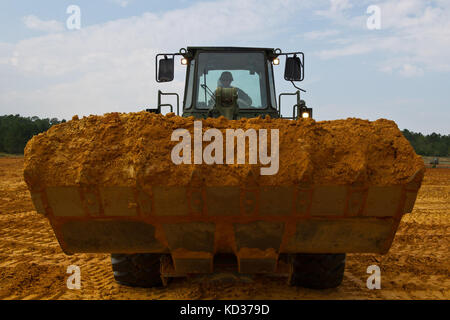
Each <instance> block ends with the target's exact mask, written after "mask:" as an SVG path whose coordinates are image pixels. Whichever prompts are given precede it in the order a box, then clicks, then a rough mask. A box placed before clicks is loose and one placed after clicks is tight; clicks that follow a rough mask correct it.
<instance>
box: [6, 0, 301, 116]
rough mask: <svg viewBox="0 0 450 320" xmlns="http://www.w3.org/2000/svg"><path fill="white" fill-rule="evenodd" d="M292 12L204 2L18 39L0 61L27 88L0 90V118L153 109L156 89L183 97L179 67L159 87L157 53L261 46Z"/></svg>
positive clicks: (273, 6) (283, 7)
mask: <svg viewBox="0 0 450 320" xmlns="http://www.w3.org/2000/svg"><path fill="white" fill-rule="evenodd" d="M225 4H226V5H225ZM291 7H292V4H291V3H290V2H289V1H285V2H283V3H280V2H274V1H272V0H266V1H260V0H258V1H257V0H251V1H240V0H232V1H219V2H205V3H198V4H194V5H191V6H190V7H188V8H185V9H177V10H172V11H168V12H166V13H163V14H154V13H144V14H142V15H141V16H138V17H132V18H127V19H120V20H115V21H110V22H107V23H104V24H100V25H94V26H90V27H85V28H81V29H80V30H77V31H74V32H67V33H58V34H49V35H46V36H41V37H35V38H31V39H26V40H22V41H20V42H18V43H16V44H14V45H13V47H12V48H9V49H8V51H7V52H8V55H7V56H6V57H1V58H0V68H2V66H3V67H4V68H6V67H7V68H9V69H11V68H13V70H15V72H16V73H17V74H18V76H21V77H25V78H26V79H27V80H28V81H27V83H28V84H29V86H28V87H27V88H25V89H23V88H22V89H20V90H19V89H17V90H1V89H0V109H1V111H0V114H2V113H20V114H24V115H35V114H38V115H47V116H52V117H54V116H57V117H59V118H63V117H64V118H66V119H67V118H70V117H71V116H72V115H73V114H79V115H86V114H87V115H88V114H91V113H92V114H101V113H105V112H110V111H123V112H130V111H137V110H142V109H144V106H154V105H155V103H156V94H157V90H158V89H161V90H162V91H164V92H179V93H180V94H181V93H182V92H183V88H184V87H183V81H184V76H183V72H184V67H182V66H181V65H180V66H177V68H176V69H177V70H178V75H176V79H177V81H175V82H171V83H169V84H162V85H157V83H156V82H155V80H154V79H155V73H154V72H155V71H154V59H155V55H156V54H157V53H159V52H174V51H178V50H179V48H181V47H186V46H189V45H190V46H196V45H242V46H252V45H255V46H258V44H261V43H264V41H267V39H268V38H270V37H271V36H272V38H274V35H275V34H277V32H278V30H279V29H280V27H284V26H285V21H286V20H288V18H290V17H293V16H294V12H292V10H288V9H289V8H291ZM212 16H214V17H215V18H214V19H211V18H210V17H212ZM249 39H251V40H252V41H251V42H249ZM272 46H276V44H272ZM0 72H1V69H0ZM181 97H182V95H181ZM181 102H182V101H180V103H181Z"/></svg>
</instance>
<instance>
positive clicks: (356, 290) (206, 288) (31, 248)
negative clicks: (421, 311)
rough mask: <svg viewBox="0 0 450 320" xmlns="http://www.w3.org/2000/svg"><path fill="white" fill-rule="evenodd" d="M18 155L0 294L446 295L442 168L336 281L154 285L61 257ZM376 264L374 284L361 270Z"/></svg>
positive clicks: (9, 185) (448, 177) (223, 279)
mask: <svg viewBox="0 0 450 320" xmlns="http://www.w3.org/2000/svg"><path fill="white" fill-rule="evenodd" d="M22 167H23V159H22V158H0V299H367V298H370V299H398V298H401V299H450V169H427V170H428V171H427V172H426V175H425V179H424V182H423V185H422V188H421V190H420V192H419V195H418V199H417V202H416V206H415V208H414V211H413V212H412V213H411V214H407V215H405V216H404V217H403V220H402V222H401V224H400V227H399V231H398V232H397V235H396V237H395V240H394V243H393V246H392V248H391V250H390V251H389V253H388V254H386V255H384V256H381V255H375V254H351V255H348V256H347V268H346V272H345V277H344V281H343V283H342V285H341V286H340V287H338V288H336V289H329V290H322V291H316V290H308V289H304V288H294V287H288V286H286V279H284V278H270V277H261V276H258V277H249V276H243V277H240V278H233V277H232V275H216V276H208V277H206V278H202V277H196V278H189V279H175V280H174V281H173V282H171V283H170V284H169V286H168V287H166V288H162V289H139V288H128V287H124V286H121V285H118V284H116V283H115V282H114V279H113V275H112V271H111V265H110V258H109V255H107V254H76V255H73V256H66V255H65V254H64V253H63V252H62V251H61V249H60V248H59V245H58V242H57V240H56V238H55V236H54V234H53V231H52V229H51V227H50V225H49V223H48V222H47V220H46V219H45V218H44V217H43V216H41V215H38V214H37V213H36V212H35V211H34V208H33V205H32V203H31V199H30V196H29V193H28V190H27V187H26V185H25V182H24V181H23V175H22ZM374 264H375V265H378V266H379V267H380V268H381V290H369V289H367V287H366V280H367V277H368V276H369V275H368V274H367V273H366V269H367V267H368V266H370V265H374ZM69 265H77V266H79V267H80V268H81V290H69V289H67V286H66V281H67V277H68V276H69V275H68V274H66V270H67V267H68V266H69Z"/></svg>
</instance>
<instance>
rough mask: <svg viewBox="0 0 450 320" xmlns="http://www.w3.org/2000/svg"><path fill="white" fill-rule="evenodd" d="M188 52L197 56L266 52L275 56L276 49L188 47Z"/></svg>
mask: <svg viewBox="0 0 450 320" xmlns="http://www.w3.org/2000/svg"><path fill="white" fill-rule="evenodd" d="M186 50H187V51H188V52H189V53H191V54H192V55H195V53H196V52H197V51H242V52H249V51H260V52H261V51H265V52H266V54H268V55H273V54H275V49H274V48H256V47H187V48H186Z"/></svg>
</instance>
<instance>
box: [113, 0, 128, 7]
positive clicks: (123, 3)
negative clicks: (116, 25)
mask: <svg viewBox="0 0 450 320" xmlns="http://www.w3.org/2000/svg"><path fill="white" fill-rule="evenodd" d="M109 1H110V2H113V3H115V4H117V5H119V6H121V7H122V8H125V7H127V6H128V5H129V4H130V2H131V1H130V0H109Z"/></svg>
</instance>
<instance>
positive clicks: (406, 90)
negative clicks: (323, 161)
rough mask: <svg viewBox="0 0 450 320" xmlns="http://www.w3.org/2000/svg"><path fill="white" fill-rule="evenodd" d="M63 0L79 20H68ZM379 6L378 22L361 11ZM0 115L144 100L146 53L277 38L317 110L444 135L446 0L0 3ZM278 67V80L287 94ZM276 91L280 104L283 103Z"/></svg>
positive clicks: (122, 106) (179, 78)
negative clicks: (302, 61)
mask: <svg viewBox="0 0 450 320" xmlns="http://www.w3.org/2000/svg"><path fill="white" fill-rule="evenodd" d="M69 5H78V6H79V7H80V10H81V29H80V30H68V29H67V27H66V20H67V18H68V17H69V14H67V13H66V9H67V7H68V6H69ZM370 5H377V6H378V8H380V19H381V20H380V21H381V29H379V30H369V29H368V28H367V25H366V23H367V19H368V18H369V16H370V15H371V14H368V13H367V12H366V10H367V8H368V7H369V6H370ZM0 26H1V28H0V114H17V113H19V114H21V115H25V116H32V115H38V116H40V117H58V118H66V119H70V118H71V117H72V115H74V114H78V115H80V116H81V115H89V114H103V113H106V112H110V111H121V112H133V111H139V110H142V109H143V108H144V107H145V106H154V105H155V103H156V93H157V90H158V89H161V90H162V91H165V92H171V91H172V92H173V91H175V92H178V93H180V94H182V92H183V82H184V73H183V72H184V69H183V67H182V66H177V74H176V80H175V81H174V82H171V83H170V84H157V83H156V82H155V80H154V56H155V54H156V53H158V52H164V51H166V52H167V51H169V52H170V51H178V49H179V48H181V47H186V46H188V45H192V46H195V45H224V46H261V47H279V48H281V49H283V51H291V50H301V51H303V52H304V53H305V56H306V75H305V80H304V82H303V83H301V84H300V86H301V87H302V88H304V89H306V90H307V93H306V94H304V95H303V98H304V99H305V100H306V102H307V104H308V105H309V106H311V107H313V108H314V116H315V118H316V120H332V119H342V118H347V117H358V118H363V119H370V120H376V119H378V118H387V119H392V120H394V121H396V122H397V124H398V126H399V128H400V129H403V128H408V129H410V130H413V131H416V132H417V131H420V132H423V133H431V132H438V133H441V134H449V133H450V124H449V123H450V90H449V89H448V87H449V84H450V59H449V57H450V1H446V0H435V1H432V0H430V1H427V0H384V1H365V0H362V1H351V0H331V1H330V0H315V1H313V0H303V1H293V0H279V1H273V0H271V1H267V0H247V1H245V0H219V1H212V0H211V1H204V0H203V1H186V0H184V1H183V0H178V1H144V0H128V1H127V0H97V1H75V0H74V1H50V0H41V1H31V0H30V1H25V0H15V1H10V0H2V1H1V2H0ZM282 73H283V66H279V67H276V81H277V84H276V88H277V91H278V93H280V92H292V91H294V88H293V87H292V86H291V84H290V83H286V82H285V81H284V80H283V77H282ZM291 103H292V101H290V100H289V99H286V100H283V106H284V108H283V110H284V112H283V113H284V114H285V115H287V114H289V113H290V112H291V111H290V110H291V107H290V106H289V105H290V104H291Z"/></svg>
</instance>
